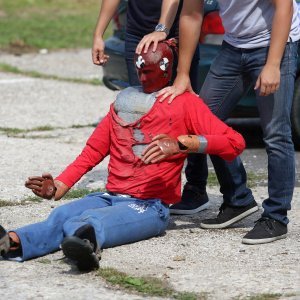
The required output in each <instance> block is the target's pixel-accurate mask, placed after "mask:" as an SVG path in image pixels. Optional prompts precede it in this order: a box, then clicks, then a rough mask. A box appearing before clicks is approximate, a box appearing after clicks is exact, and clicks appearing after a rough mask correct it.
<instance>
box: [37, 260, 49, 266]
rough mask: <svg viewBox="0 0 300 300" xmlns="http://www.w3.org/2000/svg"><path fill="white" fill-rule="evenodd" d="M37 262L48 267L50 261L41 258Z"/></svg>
mask: <svg viewBox="0 0 300 300" xmlns="http://www.w3.org/2000/svg"><path fill="white" fill-rule="evenodd" d="M37 262H39V263H41V264H44V265H50V264H51V260H50V259H48V258H41V259H39V260H37Z"/></svg>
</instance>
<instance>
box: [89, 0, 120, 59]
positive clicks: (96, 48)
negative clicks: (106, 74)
mask: <svg viewBox="0 0 300 300" xmlns="http://www.w3.org/2000/svg"><path fill="white" fill-rule="evenodd" d="M119 3H120V0H102V4H101V8H100V12H99V16H98V21H97V25H96V29H95V31H94V41H93V48H92V59H93V63H94V64H95V65H103V64H105V63H106V62H107V60H108V59H109V56H108V55H106V54H105V53H104V48H105V44H104V40H103V35H104V32H105V30H106V28H107V26H108V24H109V22H110V21H111V19H112V17H113V16H114V14H115V13H116V11H117V8H118V5H119Z"/></svg>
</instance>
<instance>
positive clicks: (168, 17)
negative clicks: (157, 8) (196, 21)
mask: <svg viewBox="0 0 300 300" xmlns="http://www.w3.org/2000/svg"><path fill="white" fill-rule="evenodd" d="M178 5H179V0H163V2H162V6H161V14H160V19H159V21H158V23H159V24H163V25H165V26H166V27H167V28H168V29H169V30H170V28H171V27H172V25H173V23H174V19H175V16H176V13H177V10H178ZM167 36H168V35H167V34H166V33H165V32H157V31H153V32H152V33H149V34H147V35H145V36H144V37H143V38H142V40H141V41H140V42H139V44H138V45H137V47H136V53H137V54H141V52H142V51H143V52H144V53H147V51H148V48H149V46H150V45H151V43H153V49H152V51H153V52H155V50H156V48H157V44H158V42H160V41H163V40H165V39H166V38H167Z"/></svg>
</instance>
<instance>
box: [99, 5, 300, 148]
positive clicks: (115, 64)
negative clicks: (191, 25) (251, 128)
mask: <svg viewBox="0 0 300 300" xmlns="http://www.w3.org/2000/svg"><path fill="white" fill-rule="evenodd" d="M297 2H298V5H299V10H300V0H297ZM126 7H127V1H121V3H120V6H119V10H118V14H117V15H116V17H115V30H114V34H113V36H112V37H110V38H109V39H107V40H106V42H105V46H106V52H107V54H109V56H110V61H109V63H108V64H106V65H105V66H104V68H103V73H104V74H103V75H104V76H103V83H104V84H105V86H107V87H108V88H109V89H112V90H120V89H123V88H125V87H127V86H128V76H127V69H126V64H125V59H124V52H125V49H124V48H125V46H124V38H123V37H124V30H125V24H126V17H125V16H126ZM204 10H205V18H204V22H206V23H205V24H203V26H202V33H201V38H200V61H199V68H198V69H199V78H200V80H199V86H198V91H199V90H200V88H201V86H202V84H203V82H204V79H205V77H206V74H207V72H208V70H209V68H210V65H211V63H212V61H213V59H214V58H215V56H216V55H217V53H218V51H219V49H220V45H221V43H222V40H223V38H222V37H223V27H222V23H221V19H220V17H219V14H218V3H217V1H216V0H206V1H205V7H204ZM299 15H300V13H299ZM298 54H299V56H298V68H297V76H296V82H295V92H294V100H293V107H292V113H291V121H292V130H293V140H294V144H295V148H296V149H297V150H300V44H299V48H298ZM227 122H228V123H230V124H240V123H247V124H258V123H259V116H258V110H257V106H256V98H255V93H254V90H253V87H249V91H248V93H247V94H246V95H245V96H244V97H243V98H242V99H241V100H240V101H239V103H238V105H237V106H236V108H235V109H234V111H233V112H232V114H231V116H230V118H229V119H228V120H227Z"/></svg>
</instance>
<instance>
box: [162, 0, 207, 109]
mask: <svg viewBox="0 0 300 300" xmlns="http://www.w3.org/2000/svg"><path fill="white" fill-rule="evenodd" d="M202 20H203V0H198V1H197V0H185V1H184V2H183V7H182V11H181V14H180V22H179V57H178V67H177V77H176V79H175V81H174V83H173V85H172V86H170V87H166V88H164V89H162V90H161V91H159V92H158V94H157V97H161V98H160V101H161V102H162V101H164V99H165V98H167V97H170V98H169V100H168V102H169V103H171V102H172V101H173V99H174V98H175V97H176V96H178V95H180V94H182V93H183V92H185V91H186V90H188V91H191V92H193V89H192V87H191V81H190V76H189V73H190V68H191V62H192V59H193V55H194V53H195V50H196V47H197V44H198V43H199V36H200V31H201V25H202Z"/></svg>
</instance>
